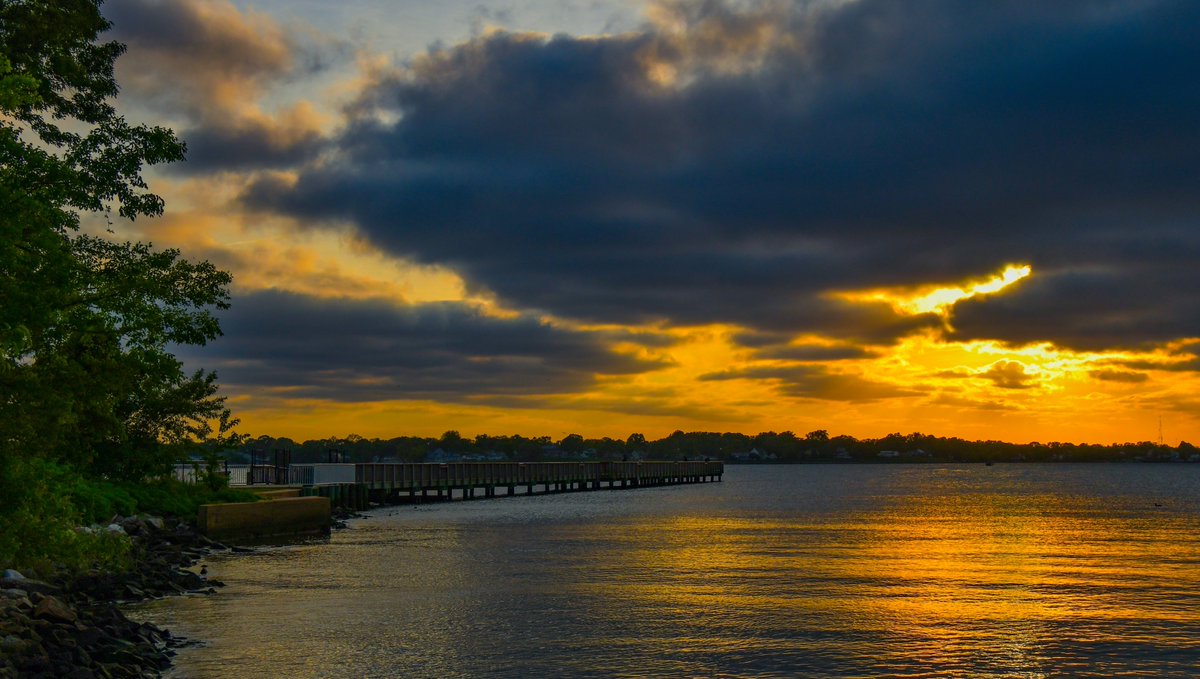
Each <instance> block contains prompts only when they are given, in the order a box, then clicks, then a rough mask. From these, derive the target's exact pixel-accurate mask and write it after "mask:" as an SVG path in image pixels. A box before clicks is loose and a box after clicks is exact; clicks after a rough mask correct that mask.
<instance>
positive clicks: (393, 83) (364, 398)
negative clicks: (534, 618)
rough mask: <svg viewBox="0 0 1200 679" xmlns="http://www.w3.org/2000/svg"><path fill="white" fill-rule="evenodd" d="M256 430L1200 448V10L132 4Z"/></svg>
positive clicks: (122, 17) (146, 86)
mask: <svg viewBox="0 0 1200 679" xmlns="http://www.w3.org/2000/svg"><path fill="white" fill-rule="evenodd" d="M103 11H104V13H105V15H106V16H107V17H108V18H109V19H110V20H111V21H112V22H113V24H114V26H113V29H112V30H111V31H110V32H109V34H108V37H111V38H112V39H115V40H119V41H121V42H124V43H126V44H127V45H128V51H127V52H126V53H125V55H124V56H122V57H121V59H120V60H119V62H118V64H117V77H118V81H119V82H120V83H121V85H122V92H121V95H120V97H119V99H118V104H119V106H120V108H121V110H122V111H123V112H124V113H125V115H126V116H127V117H128V118H129V119H130V120H131V121H135V122H144V123H151V124H160V125H168V126H170V127H172V128H173V129H175V130H176V131H177V133H178V134H179V136H180V137H181V138H182V139H183V140H184V141H185V142H186V143H187V145H188V160H187V161H186V162H184V163H181V164H176V165H171V166H166V167H159V168H154V169H152V170H151V171H150V172H149V173H148V178H149V180H150V183H151V188H152V189H153V190H155V191H156V192H158V193H159V194H161V195H162V196H163V197H164V198H165V199H166V202H167V211H166V213H165V215H164V216H162V217H160V218H156V219H150V220H139V221H137V222H133V223H128V222H122V223H119V224H114V225H113V231H114V236H115V237H118V238H124V239H138V240H148V241H151V242H153V243H154V244H155V245H156V246H159V247H173V248H179V249H180V250H182V251H183V252H184V254H185V255H186V256H188V257H190V258H193V259H208V260H210V261H212V262H213V263H215V264H217V265H218V266H220V267H222V268H225V269H227V270H229V271H231V272H232V273H233V274H234V284H233V289H232V293H233V300H232V308H231V309H229V310H228V311H225V312H222V313H221V319H222V327H223V329H224V337H222V338H220V339H219V340H217V341H216V342H214V343H212V344H210V345H209V346H207V347H203V348H196V347H179V348H178V355H179V356H180V357H181V358H182V359H183V360H184V361H185V363H186V364H187V365H188V366H189V367H193V368H200V367H203V368H206V369H213V370H216V371H217V372H218V374H219V375H220V381H221V383H222V385H223V393H224V394H225V395H227V396H228V397H229V405H230V406H231V407H232V408H233V409H234V410H235V412H236V414H238V415H239V416H240V417H241V419H242V422H243V429H244V430H245V431H247V432H249V433H251V434H253V435H262V434H269V435H274V436H290V437H292V438H296V439H304V438H325V437H329V436H345V435H348V434H350V433H355V434H359V435H361V436H366V437H368V438H370V437H383V438H389V437H392V436H399V435H423V436H436V435H438V434H440V433H441V432H443V431H446V430H448V429H455V430H459V431H461V432H462V433H463V434H464V435H474V434H485V433H486V434H495V435H500V434H524V435H549V436H551V437H554V438H556V439H557V438H561V437H562V436H565V435H566V434H568V433H580V434H583V435H584V436H588V437H599V436H613V437H619V438H624V437H626V436H627V435H628V434H630V433H632V432H638V433H642V434H644V435H646V436H647V437H650V438H657V437H661V436H665V435H667V434H669V433H671V432H672V431H675V430H677V429H682V430H684V431H696V430H704V431H742V432H747V433H755V432H759V431H767V430H774V431H785V430H790V431H794V432H796V433H798V434H803V433H805V432H808V431H811V430H815V429H825V430H828V431H829V432H831V433H833V434H842V433H844V434H850V435H853V436H857V437H875V436H882V435H885V434H887V433H890V432H904V433H908V432H914V431H920V432H923V433H927V434H935V435H941V436H961V437H964V438H969V439H1000V440H1007V441H1014V442H1028V441H1041V442H1050V441H1075V442H1099V443H1108V442H1121V441H1142V440H1157V439H1158V438H1159V431H1160V423H1161V430H1162V435H1163V438H1164V439H1165V440H1166V441H1167V442H1168V443H1171V444H1174V443H1177V442H1178V441H1179V440H1181V439H1182V440H1188V439H1191V440H1195V439H1196V438H1200V437H1198V436H1197V434H1198V433H1200V430H1198V425H1200V389H1198V388H1197V387H1200V379H1198V371H1200V267H1197V261H1198V255H1200V228H1198V227H1200V191H1198V190H1197V189H1198V188H1200V116H1197V111H1200V80H1197V78H1196V74H1195V71H1196V65H1197V64H1200V41H1197V40H1195V39H1194V36H1195V35H1197V34H1198V33H1200V3H1196V2H1194V1H1193V0H1059V1H1057V2H1053V3H1033V2H1024V1H1011V0H993V1H991V2H961V1H960V0H795V1H793V2H787V1H783V0H778V1H772V0H767V1H764V2H754V1H746V2H729V1H725V0H700V1H696V2H692V1H686V0H651V1H648V2H640V1H638V0H574V1H571V2H561V1H550V0H501V1H499V2H487V1H486V0H484V1H479V0H471V1H461V0H445V1H443V2H438V3H429V2H425V1H424V0H420V1H418V0H406V1H400V2H393V1H387V2H385V1H384V0H346V1H344V2H339V3H327V2H318V1H316V0H306V1H296V0H266V1H262V2H228V1H225V0H108V1H107V2H106V3H105V4H104V6H103Z"/></svg>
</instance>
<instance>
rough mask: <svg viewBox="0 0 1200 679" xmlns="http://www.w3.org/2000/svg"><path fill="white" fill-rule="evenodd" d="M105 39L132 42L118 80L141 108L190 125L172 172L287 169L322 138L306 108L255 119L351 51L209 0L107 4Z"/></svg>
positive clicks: (119, 0) (312, 150) (183, 129)
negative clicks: (293, 85)
mask: <svg viewBox="0 0 1200 679" xmlns="http://www.w3.org/2000/svg"><path fill="white" fill-rule="evenodd" d="M104 15H105V17H106V18H108V19H109V21H111V22H112V23H113V28H112V30H111V32H110V33H109V34H108V35H107V36H106V37H111V38H112V39H114V40H117V41H120V42H122V43H125V44H126V45H127V47H128V51H127V52H126V54H125V55H124V56H123V57H122V58H121V60H120V61H119V62H118V68H119V73H118V79H119V80H120V81H121V83H122V84H123V86H124V87H125V89H126V90H128V91H131V92H132V93H133V94H134V95H135V96H136V100H137V101H138V103H140V104H141V105H143V106H148V107H150V108H153V109H155V110H156V111H159V112H161V113H165V114H167V115H169V116H172V117H180V118H183V119H184V120H186V121H187V123H186V124H184V125H181V126H180V128H181V129H180V130H179V132H180V138H182V139H183V140H184V141H185V142H187V145H188V154H187V160H188V162H186V163H182V164H177V165H174V166H172V167H171V171H172V172H175V173H197V172H201V173H202V172H211V171H222V170H246V169H255V168H272V167H289V166H293V165H296V164H299V163H302V162H304V161H307V160H309V159H311V158H313V157H314V156H315V155H316V154H317V152H318V151H320V149H321V148H322V145H323V143H324V140H323V139H322V138H321V134H320V132H319V131H318V129H317V126H316V123H315V121H314V120H313V119H312V115H311V114H308V113H307V109H303V108H301V109H297V108H293V109H289V110H284V111H282V112H279V113H276V114H274V115H266V114H264V113H261V112H260V111H258V109H257V106H258V102H259V100H260V98H262V97H263V95H264V94H266V92H267V91H268V90H269V89H270V88H271V87H273V86H276V85H279V84H281V83H287V82H290V81H292V80H294V79H296V78H298V77H305V76H310V75H313V74H315V73H317V72H318V71H321V70H322V69H324V68H325V67H327V66H328V63H329V62H330V61H331V60H334V59H337V58H339V55H343V54H344V53H345V51H346V48H345V46H344V45H341V44H339V43H336V42H334V41H331V40H328V39H327V38H325V37H324V36H321V35H319V34H318V33H316V32H315V31H306V30H303V29H299V28H295V27H292V28H287V29H285V28H284V27H282V26H281V25H279V24H277V23H275V22H274V21H273V20H271V19H269V18H268V17H266V16H264V15H261V14H255V13H253V12H251V11H247V12H240V11H238V10H237V9H236V8H235V7H234V6H233V5H231V4H224V3H212V2H207V0H110V1H109V2H107V3H105V5H104Z"/></svg>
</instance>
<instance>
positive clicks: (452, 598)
mask: <svg viewBox="0 0 1200 679" xmlns="http://www.w3.org/2000/svg"><path fill="white" fill-rule="evenodd" d="M371 515H372V516H371V518H370V519H364V520H356V521H353V522H351V527H350V528H349V529H348V530H345V531H340V532H338V533H335V534H334V535H333V536H332V537H331V538H330V539H329V540H327V541H318V542H313V543H309V544H304V545H297V546H290V547H278V548H268V549H264V550H262V551H259V552H257V553H254V554H248V555H218V556H215V557H213V558H211V559H210V561H209V562H208V563H209V568H210V572H211V574H212V575H214V576H216V577H219V578H221V579H222V580H224V581H225V582H226V583H227V584H228V586H227V587H226V588H225V589H224V590H221V591H220V593H219V594H217V595H215V596H208V597H188V598H183V599H179V598H176V599H167V600H162V601H158V602H152V603H150V604H147V605H144V606H141V607H139V608H138V610H137V611H136V615H137V616H139V617H144V618H148V619H151V620H154V621H155V622H157V623H159V624H162V625H165V626H167V627H170V628H171V629H172V631H173V632H175V633H178V634H184V635H186V636H189V637H193V638H196V639H199V640H203V641H204V642H205V645H204V646H202V647H198V648H191V649H184V650H182V651H181V652H180V656H179V658H178V662H177V669H176V670H175V676H182V677H198V678H204V677H214V678H215V677H245V676H250V675H252V674H255V673H260V674H262V675H263V676H288V677H292V678H295V679H299V678H301V677H334V676H370V677H391V676H396V677H401V676H438V677H474V676H513V677H516V676H627V677H647V676H661V677H680V676H696V677H708V676H725V677H792V676H805V677H864V676H867V677H1025V678H1034V677H1060V676H1078V677H1089V676H1090V677H1121V676H1130V677H1134V676H1136V677H1143V676H1144V677H1172V676H1174V677H1193V676H1197V675H1200V465H1166V464H1163V465H997V466H994V467H985V466H982V465H976V466H962V467H943V466H933V465H805V466H742V467H727V473H726V477H725V482H723V483H713V484H704V485H693V486H676V487H669V488H652V489H643V490H630V491H612V492H610V491H600V492H587V493H571V494H561V495H554V496H542V497H533V498H526V497H517V498H511V499H507V498H504V499H498V500H487V501H474V502H457V503H453V504H437V505H426V506H423V507H396V508H388V509H382V510H375V511H374V512H372V513H371Z"/></svg>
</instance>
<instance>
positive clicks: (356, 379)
mask: <svg viewBox="0 0 1200 679" xmlns="http://www.w3.org/2000/svg"><path fill="white" fill-rule="evenodd" d="M221 325H222V328H223V330H224V331H225V337H224V338H222V340H221V341H220V342H217V343H215V344H214V345H213V346H211V347H206V348H205V349H203V350H200V351H197V350H187V351H185V352H183V353H185V360H187V361H188V362H189V363H195V364H196V365H203V366H205V367H207V368H210V369H216V370H217V371H218V372H219V373H220V375H221V378H222V382H223V383H225V384H228V385H231V386H232V387H233V388H234V389H246V388H254V389H256V390H257V389H262V388H278V389H281V390H282V393H286V394H287V395H289V396H293V397H310V398H328V399H333V400H340V401H367V400H383V399H413V398H418V399H419V398H429V399H436V400H440V401H468V400H472V399H476V398H479V397H488V396H492V397H494V396H498V395H530V394H557V393H568V392H575V391H582V390H586V389H588V388H589V387H591V386H593V385H594V382H595V379H596V377H597V376H598V375H625V374H632V373H638V372H645V371H648V370H654V369H656V368H659V367H662V365H661V364H659V363H655V362H653V361H649V360H641V359H636V358H631V357H628V356H624V355H620V354H616V353H613V352H612V351H611V350H610V349H609V348H608V343H609V341H611V339H612V338H610V337H609V336H608V335H607V334H606V333H603V332H596V333H585V332H574V331H570V330H563V329H560V328H555V327H553V326H550V325H547V324H545V323H542V322H540V321H538V320H537V319H533V318H529V317H526V316H521V317H517V318H512V319H507V318H504V319H502V318H493V317H489V316H485V315H482V314H481V313H480V312H479V311H478V310H476V309H474V308H472V307H470V306H467V305H465V304H460V303H449V302H448V303H435V304H423V305H416V306H396V305H394V304H392V303H390V302H386V301H356V300H349V299H315V298H311V297H305V296H302V295H295V294H289V293H282V292H260V293H253V294H248V295H239V296H238V297H237V298H235V300H234V304H233V307H232V309H230V310H229V311H227V312H225V313H224V314H222V319H221Z"/></svg>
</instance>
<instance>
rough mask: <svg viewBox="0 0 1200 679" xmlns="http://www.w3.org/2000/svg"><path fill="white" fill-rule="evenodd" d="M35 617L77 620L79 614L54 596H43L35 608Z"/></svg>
mask: <svg viewBox="0 0 1200 679" xmlns="http://www.w3.org/2000/svg"><path fill="white" fill-rule="evenodd" d="M33 617H35V618H40V619H42V620H50V621H53V622H68V623H70V622H75V620H76V619H78V617H79V616H77V615H76V614H75V611H73V610H71V609H70V608H68V607H67V605H66V604H64V603H63V602H61V601H59V600H58V599H55V598H54V597H52V596H47V597H43V598H42V600H41V601H39V602H37V605H36V606H34V609H33Z"/></svg>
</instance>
